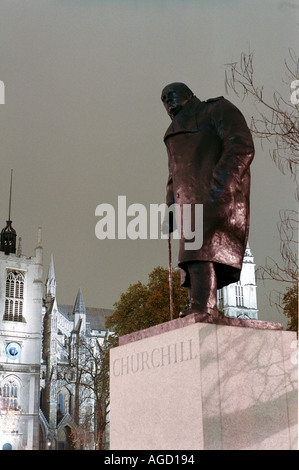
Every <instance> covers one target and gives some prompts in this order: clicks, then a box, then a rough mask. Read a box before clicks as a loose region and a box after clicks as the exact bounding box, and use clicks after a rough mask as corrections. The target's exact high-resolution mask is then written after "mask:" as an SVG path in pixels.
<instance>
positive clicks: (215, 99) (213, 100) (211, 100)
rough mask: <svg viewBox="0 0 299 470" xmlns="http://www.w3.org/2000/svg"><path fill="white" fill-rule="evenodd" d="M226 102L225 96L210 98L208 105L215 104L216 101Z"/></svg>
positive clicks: (207, 101)
mask: <svg viewBox="0 0 299 470" xmlns="http://www.w3.org/2000/svg"><path fill="white" fill-rule="evenodd" d="M220 100H224V97H223V96H217V98H209V99H208V100H206V103H215V102H216V101H220Z"/></svg>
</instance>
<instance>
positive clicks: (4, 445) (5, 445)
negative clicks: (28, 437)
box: [2, 442, 12, 450]
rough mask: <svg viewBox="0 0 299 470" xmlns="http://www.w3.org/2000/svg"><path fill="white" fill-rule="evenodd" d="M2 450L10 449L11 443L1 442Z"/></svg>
mask: <svg viewBox="0 0 299 470" xmlns="http://www.w3.org/2000/svg"><path fill="white" fill-rule="evenodd" d="M2 450H12V445H11V444H10V443H9V442H7V443H6V444H3V446H2Z"/></svg>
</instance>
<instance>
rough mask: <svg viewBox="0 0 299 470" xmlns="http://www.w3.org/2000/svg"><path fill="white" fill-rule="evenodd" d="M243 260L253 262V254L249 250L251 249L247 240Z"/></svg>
mask: <svg viewBox="0 0 299 470" xmlns="http://www.w3.org/2000/svg"><path fill="white" fill-rule="evenodd" d="M243 262H244V263H253V262H254V259H253V254H252V252H251V249H250V246H249V243H248V242H247V245H246V250H245V253H244V258H243Z"/></svg>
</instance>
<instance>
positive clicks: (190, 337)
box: [110, 315, 298, 450]
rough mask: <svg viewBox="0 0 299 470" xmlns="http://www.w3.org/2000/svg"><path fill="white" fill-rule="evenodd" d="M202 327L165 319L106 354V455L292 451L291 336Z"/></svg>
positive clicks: (241, 327) (276, 330)
mask: <svg viewBox="0 0 299 470" xmlns="http://www.w3.org/2000/svg"><path fill="white" fill-rule="evenodd" d="M192 317H193V318H192ZM205 320H206V321H202V318H201V319H200V321H199V318H198V317H197V316H196V315H195V316H191V315H190V318H188V317H186V318H183V319H178V320H173V322H168V324H163V325H158V326H157V327H153V328H150V329H149V330H150V331H149V330H144V331H142V332H138V334H137V333H136V334H133V336H132V335H129V336H130V337H128V336H127V337H126V338H125V339H124V338H120V344H121V343H122V342H123V341H124V343H126V344H122V345H121V346H119V347H116V348H114V349H112V350H111V357H110V367H111V369H110V381H111V383H110V386H111V424H110V433H111V437H110V441H111V449H112V450H115V449H127V450H132V449H138V450H139V449H141V450H142V449H147V450H188V449H190V450H246V449H248V450H259V449H260V450H272V449H275V450H284V449H297V416H298V413H297V402H298V401H297V369H298V364H297V360H296V359H297V354H296V345H297V340H296V333H293V332H288V331H283V330H282V329H281V328H280V326H279V324H272V325H268V328H267V327H266V324H265V322H256V321H254V324H255V328H252V327H250V324H249V323H248V321H247V320H241V323H239V322H240V321H239V322H238V323H237V324H238V326H236V322H235V321H234V322H233V324H232V323H231V322H230V323H228V321H227V320H230V319H225V318H222V319H218V320H217V321H216V322H215V321H213V322H211V321H210V320H211V319H209V318H207V319H205ZM234 320H235V319H234ZM250 323H251V322H250ZM257 324H258V325H257ZM262 324H263V325H262ZM269 327H271V328H269Z"/></svg>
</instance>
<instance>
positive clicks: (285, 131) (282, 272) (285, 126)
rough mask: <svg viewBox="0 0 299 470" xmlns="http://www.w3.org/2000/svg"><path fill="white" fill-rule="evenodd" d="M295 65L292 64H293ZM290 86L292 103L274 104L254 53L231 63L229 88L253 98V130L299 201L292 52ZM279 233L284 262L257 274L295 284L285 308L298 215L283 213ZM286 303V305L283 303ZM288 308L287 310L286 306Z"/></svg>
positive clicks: (296, 74)
mask: <svg viewBox="0 0 299 470" xmlns="http://www.w3.org/2000/svg"><path fill="white" fill-rule="evenodd" d="M290 63H291V65H290ZM285 67H286V77H287V81H286V82H285V83H287V85H288V87H289V86H291V97H290V100H289V101H287V100H285V99H284V98H283V97H282V96H281V94H280V93H278V92H275V93H274V94H273V98H272V101H268V100H267V99H265V97H264V87H263V86H259V85H257V84H256V82H255V79H254V67H253V53H249V54H248V55H246V54H244V53H242V54H241V59H240V62H239V63H237V62H234V63H231V64H227V69H226V73H225V85H226V88H227V89H228V88H230V89H232V90H233V91H234V93H235V94H236V95H237V96H238V97H241V98H242V99H244V98H246V97H248V96H249V97H251V98H252V99H253V101H254V103H255V106H256V112H257V117H252V120H251V125H250V127H251V131H252V133H253V134H254V136H255V137H257V138H259V139H260V141H261V144H262V145H263V142H264V141H267V142H269V143H270V145H271V150H270V155H271V158H272V160H273V161H274V163H275V164H276V165H277V167H278V168H279V170H280V171H281V172H282V173H283V174H288V175H289V176H290V177H291V179H292V180H293V181H294V182H295V185H296V199H299V193H298V181H297V169H298V156H299V119H298V104H299V99H298V98H297V94H298V91H297V88H299V80H298V79H299V61H298V58H297V57H296V56H295V54H294V53H293V52H292V51H290V59H289V62H288V61H285ZM279 216H280V222H279V224H278V230H279V234H280V253H281V257H282V262H280V263H278V262H276V261H275V260H273V259H270V258H266V263H265V266H262V267H260V268H259V269H258V271H257V278H259V279H262V280H275V281H279V282H283V283H288V284H291V286H292V287H290V288H287V291H286V293H285V296H282V295H280V294H279V295H278V297H277V299H278V300H277V301H276V302H275V303H276V305H277V306H279V307H280V308H282V307H283V306H284V305H285V302H288V301H287V300H283V299H288V298H289V296H290V295H291V294H290V292H291V293H292V294H294V290H295V289H296V287H295V286H294V282H297V280H298V238H297V236H298V213H297V212H295V211H293V210H287V209H286V210H284V211H281V212H280V214H279ZM281 300H282V302H281ZM283 308H285V307H283Z"/></svg>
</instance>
